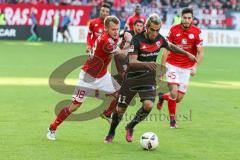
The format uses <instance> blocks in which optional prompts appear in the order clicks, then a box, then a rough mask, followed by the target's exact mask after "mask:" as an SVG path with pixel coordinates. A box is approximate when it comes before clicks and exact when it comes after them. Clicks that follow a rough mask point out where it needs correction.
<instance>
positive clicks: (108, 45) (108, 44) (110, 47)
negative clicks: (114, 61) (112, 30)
mask: <svg viewBox="0 0 240 160" xmlns="http://www.w3.org/2000/svg"><path fill="white" fill-rule="evenodd" d="M116 49H117V44H116V43H115V42H114V40H112V39H110V38H109V39H108V40H106V41H104V44H103V51H104V52H106V53H109V54H110V53H113V52H114V51H116Z"/></svg>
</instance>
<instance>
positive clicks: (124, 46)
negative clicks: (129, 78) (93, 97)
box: [114, 20, 144, 84]
mask: <svg viewBox="0 0 240 160" xmlns="http://www.w3.org/2000/svg"><path fill="white" fill-rule="evenodd" d="M143 28H144V22H143V21H141V20H136V21H135V22H134V27H133V30H127V31H126V32H124V34H123V37H122V42H121V43H120V49H121V50H122V54H116V55H114V60H115V64H116V68H117V71H118V78H117V79H118V82H119V83H120V84H121V83H122V81H123V78H124V73H125V71H126V68H127V65H126V61H127V54H128V50H129V48H130V42H131V40H132V38H133V37H134V36H135V35H137V34H140V33H141V32H142V31H143Z"/></svg>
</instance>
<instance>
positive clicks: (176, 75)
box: [166, 63, 191, 93]
mask: <svg viewBox="0 0 240 160" xmlns="http://www.w3.org/2000/svg"><path fill="white" fill-rule="evenodd" d="M166 67H167V72H166V78H167V82H168V84H177V85H178V87H179V88H178V91H179V92H181V93H186V91H187V87H188V83H189V79H190V74H191V69H189V68H180V67H176V66H173V65H171V64H169V63H166Z"/></svg>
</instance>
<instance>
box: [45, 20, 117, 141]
mask: <svg viewBox="0 0 240 160" xmlns="http://www.w3.org/2000/svg"><path fill="white" fill-rule="evenodd" d="M119 23H120V22H119V19H118V18H117V17H115V16H108V17H106V19H105V20H104V30H105V31H104V32H103V34H102V35H101V36H99V37H98V39H97V40H96V42H95V45H94V47H93V53H92V54H91V55H90V56H89V58H88V60H87V61H86V62H85V64H84V65H83V67H82V70H81V72H80V74H79V80H78V85H77V87H76V88H75V91H74V95H73V98H72V103H71V104H70V105H69V106H66V107H65V108H63V109H62V110H61V111H60V112H59V113H58V115H57V117H56V119H55V120H54V121H53V122H52V123H51V124H50V126H49V130H48V133H47V138H48V139H49V140H55V139H56V136H55V132H56V129H57V127H58V126H59V125H60V124H61V123H62V122H63V121H64V120H65V119H66V118H67V117H68V116H69V115H70V114H71V113H72V112H74V111H75V110H77V109H78V108H79V107H80V106H81V104H82V103H83V101H84V100H85V99H86V96H88V95H90V94H91V93H92V92H94V91H95V90H96V89H98V90H100V91H103V92H105V93H107V94H108V95H112V96H116V95H115V94H116V92H117V91H118V90H119V88H120V86H119V84H118V83H117V82H116V81H115V80H114V79H113V78H112V77H111V75H110V73H109V72H108V70H107V68H108V65H109V63H110V62H111V59H112V55H113V54H115V53H116V52H118V51H117V50H118V49H117V42H118V37H119V35H118V32H119Z"/></svg>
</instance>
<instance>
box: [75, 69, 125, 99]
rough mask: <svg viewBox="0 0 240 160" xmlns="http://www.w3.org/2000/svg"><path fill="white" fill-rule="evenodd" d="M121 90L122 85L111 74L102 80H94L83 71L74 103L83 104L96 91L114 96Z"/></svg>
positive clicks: (76, 89)
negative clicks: (113, 94)
mask: <svg viewBox="0 0 240 160" xmlns="http://www.w3.org/2000/svg"><path fill="white" fill-rule="evenodd" d="M119 89H120V85H119V84H118V83H117V82H116V81H115V80H114V78H113V77H112V76H111V74H110V73H109V72H107V73H106V74H105V75H104V76H103V77H101V78H94V77H92V76H91V75H89V74H88V73H86V72H85V71H83V70H81V72H80V74H79V80H78V83H77V86H76V88H75V91H74V94H73V96H72V101H73V102H77V103H82V102H83V101H84V100H85V99H86V97H87V96H88V95H90V94H91V93H93V92H95V91H96V90H98V91H100V92H104V93H105V94H112V93H114V92H117V91H118V90H119Z"/></svg>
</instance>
